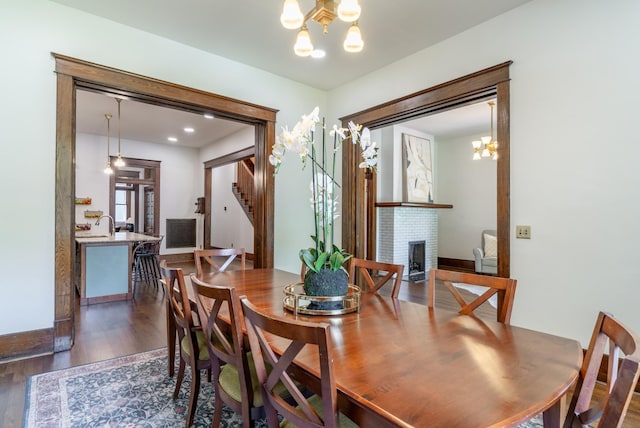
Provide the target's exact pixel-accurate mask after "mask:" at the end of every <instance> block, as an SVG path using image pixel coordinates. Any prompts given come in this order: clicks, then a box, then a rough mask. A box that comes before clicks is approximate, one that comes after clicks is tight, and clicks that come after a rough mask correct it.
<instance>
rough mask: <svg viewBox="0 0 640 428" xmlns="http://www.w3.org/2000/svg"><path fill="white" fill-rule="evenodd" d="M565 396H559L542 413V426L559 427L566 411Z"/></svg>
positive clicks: (547, 427)
mask: <svg viewBox="0 0 640 428" xmlns="http://www.w3.org/2000/svg"><path fill="white" fill-rule="evenodd" d="M565 404H566V396H564V395H563V396H562V397H560V398H559V399H558V400H557V401H556V402H555V403H554V404H553V405H552V406H551V407H549V408H548V409H547V410H545V411H544V412H543V413H542V422H543V426H544V428H560V427H561V426H562V423H563V422H564V417H565V412H566V405H565Z"/></svg>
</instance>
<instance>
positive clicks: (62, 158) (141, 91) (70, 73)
mask: <svg viewBox="0 0 640 428" xmlns="http://www.w3.org/2000/svg"><path fill="white" fill-rule="evenodd" d="M52 55H53V57H54V58H55V63H56V69H55V71H56V73H57V101H56V104H57V115H56V127H57V128H56V183H55V193H56V195H55V204H56V206H55V210H56V217H55V317H54V332H53V351H54V352H59V351H64V350H68V349H70V348H71V346H72V345H73V340H74V327H73V325H74V308H75V305H74V301H75V290H74V282H75V281H74V278H75V274H74V272H75V240H74V199H75V116H76V114H75V112H76V89H78V88H83V89H89V90H94V91H99V92H110V93H113V94H117V95H123V96H126V97H129V98H134V99H136V100H138V101H142V102H146V103H151V104H157V105H161V106H169V107H174V108H179V109H185V110H189V111H193V112H209V113H213V114H214V115H216V116H217V117H220V118H226V119H230V120H235V121H239V122H242V123H246V124H250V125H253V126H254V128H255V178H254V180H255V181H254V183H255V192H256V193H255V195H256V208H255V209H256V216H255V217H256V221H255V224H254V253H255V260H254V266H255V267H273V211H274V179H273V170H272V167H271V165H270V164H269V161H268V159H269V151H270V149H271V147H272V146H273V144H274V142H275V120H276V113H277V110H275V109H271V108H266V107H262V106H258V105H255V104H250V103H247V102H243V101H238V100H235V99H231V98H227V97H223V96H220V95H215V94H211V93H209V92H205V91H200V90H197V89H193V88H188V87H186V86H181V85H177V84H174V83H170V82H165V81H161V80H157V79H152V78H149V77H145V76H141V75H137V74H133V73H129V72H126V71H122V70H117V69H114V68H110V67H106V66H102V65H98V64H93V63H90V62H86V61H82V60H79V59H76V58H71V57H67V56H64V55H59V54H56V53H53V54H52Z"/></svg>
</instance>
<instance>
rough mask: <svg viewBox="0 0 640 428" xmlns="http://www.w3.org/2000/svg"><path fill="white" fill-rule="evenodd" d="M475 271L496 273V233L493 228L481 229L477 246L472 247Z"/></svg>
mask: <svg viewBox="0 0 640 428" xmlns="http://www.w3.org/2000/svg"><path fill="white" fill-rule="evenodd" d="M473 255H474V258H475V261H476V272H478V273H487V274H490V275H497V274H498V234H497V233H496V231H495V230H483V231H482V240H481V244H480V247H479V248H474V249H473Z"/></svg>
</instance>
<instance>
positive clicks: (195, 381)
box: [186, 367, 200, 428]
mask: <svg viewBox="0 0 640 428" xmlns="http://www.w3.org/2000/svg"><path fill="white" fill-rule="evenodd" d="M199 392H200V370H198V369H197V368H196V367H191V391H190V392H189V408H188V409H187V425H186V427H187V428H189V427H190V426H191V424H192V423H193V417H194V415H195V414H196V407H197V405H198V393H199Z"/></svg>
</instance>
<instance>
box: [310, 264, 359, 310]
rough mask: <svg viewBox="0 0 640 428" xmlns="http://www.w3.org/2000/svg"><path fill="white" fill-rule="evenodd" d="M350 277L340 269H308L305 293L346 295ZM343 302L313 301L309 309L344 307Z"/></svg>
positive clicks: (312, 294) (313, 294) (311, 294)
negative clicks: (317, 270)
mask: <svg viewBox="0 0 640 428" xmlns="http://www.w3.org/2000/svg"><path fill="white" fill-rule="evenodd" d="M348 279H349V277H348V275H347V273H346V272H345V271H344V270H342V269H340V270H330V269H324V270H321V271H320V272H314V271H311V270H309V271H307V274H306V275H305V277H304V293H305V294H306V295H308V296H344V295H346V294H347V292H348V291H349V281H348ZM342 308H343V306H342V302H312V303H311V304H309V307H308V309H314V310H315V309H321V310H333V309H342Z"/></svg>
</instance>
